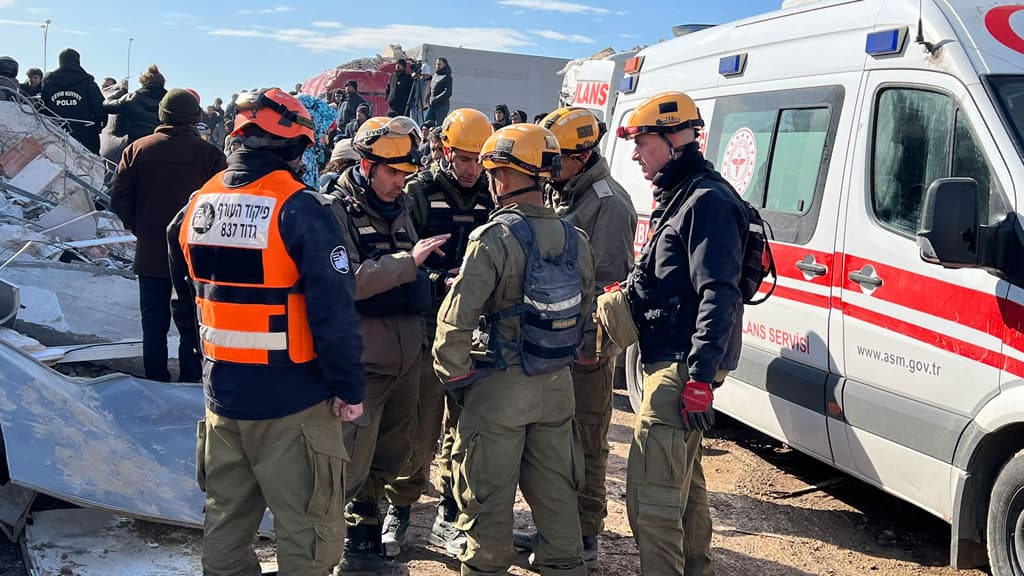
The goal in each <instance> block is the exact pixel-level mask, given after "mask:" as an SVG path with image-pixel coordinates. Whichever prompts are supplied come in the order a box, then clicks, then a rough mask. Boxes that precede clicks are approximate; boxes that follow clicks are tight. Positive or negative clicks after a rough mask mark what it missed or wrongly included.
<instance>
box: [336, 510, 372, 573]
mask: <svg viewBox="0 0 1024 576" xmlns="http://www.w3.org/2000/svg"><path fill="white" fill-rule="evenodd" d="M345 516H346V517H351V516H361V517H362V519H364V520H365V521H360V523H359V524H357V525H352V523H351V520H350V521H349V526H348V533H347V534H346V535H345V552H344V555H343V556H342V557H341V562H340V563H338V566H337V567H335V569H334V573H335V574H336V575H337V574H349V573H355V572H368V573H378V572H380V570H381V564H382V562H383V561H382V559H381V557H380V551H381V546H380V516H379V512H378V511H377V506H376V505H374V504H368V503H366V502H349V503H348V504H347V505H346V506H345Z"/></svg>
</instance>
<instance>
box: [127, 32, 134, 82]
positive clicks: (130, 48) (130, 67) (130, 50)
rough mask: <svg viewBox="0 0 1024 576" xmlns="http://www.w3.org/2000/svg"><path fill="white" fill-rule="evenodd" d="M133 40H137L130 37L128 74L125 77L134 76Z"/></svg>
mask: <svg viewBox="0 0 1024 576" xmlns="http://www.w3.org/2000/svg"><path fill="white" fill-rule="evenodd" d="M132 42H135V38H129V39H128V74H127V75H126V76H125V78H131V77H132Z"/></svg>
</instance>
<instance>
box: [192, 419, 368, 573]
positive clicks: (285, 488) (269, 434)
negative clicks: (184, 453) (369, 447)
mask: <svg viewBox="0 0 1024 576" xmlns="http://www.w3.org/2000/svg"><path fill="white" fill-rule="evenodd" d="M196 436H197V438H196V480H197V481H198V483H199V487H200V489H202V490H203V491H204V492H206V515H205V520H204V523H203V553H202V564H203V574H204V575H205V576H258V575H259V574H260V565H259V561H258V560H257V559H256V555H255V553H254V552H253V550H252V540H253V537H254V536H255V535H256V529H257V528H258V527H259V525H260V521H261V520H262V519H263V512H264V510H265V509H266V508H267V507H268V506H269V507H270V510H271V512H273V514H274V532H275V533H276V534H277V561H278V565H279V567H280V571H281V574H288V575H289V576H324V574H326V573H327V572H328V570H330V568H331V567H332V566H334V565H335V564H337V563H338V560H339V559H340V558H341V549H342V544H343V542H344V538H345V523H344V521H343V520H342V511H343V508H344V504H345V500H344V494H345V489H344V483H343V482H344V472H345V461H346V460H348V455H347V454H346V452H345V448H344V447H343V446H342V443H341V436H342V425H341V420H340V419H338V418H335V416H334V414H333V413H332V412H331V409H330V406H329V405H328V404H327V403H326V402H321V403H318V404H316V405H315V406H312V407H310V408H307V409H306V410H303V411H302V412H298V413H296V414H291V415H289V416H285V417H283V418H275V419H272V420H233V419H231V418H225V417H222V416H218V415H216V414H214V413H213V412H211V411H210V410H207V411H206V419H205V420H202V421H200V422H199V426H198V430H197V434H196Z"/></svg>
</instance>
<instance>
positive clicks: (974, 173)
mask: <svg viewBox="0 0 1024 576" xmlns="http://www.w3.org/2000/svg"><path fill="white" fill-rule="evenodd" d="M950 176H952V177H954V178H974V181H975V182H977V183H978V201H979V204H980V205H979V212H980V214H982V215H983V216H985V217H987V218H988V222H989V223H990V224H991V223H994V222H995V221H996V220H998V219H999V218H1001V217H1003V216H1004V215H1006V213H1007V212H1009V205H1008V203H1007V202H1005V201H1004V200H1003V195H1002V193H1001V192H1000V190H999V184H998V182H999V181H998V179H997V178H996V177H995V175H994V174H993V173H992V168H991V167H990V166H989V164H988V162H987V161H986V160H985V155H984V154H982V153H981V147H979V146H978V143H977V141H975V139H974V135H973V134H971V129H970V126H968V123H967V118H966V117H964V114H963V112H962V111H959V110H958V111H957V113H956V124H955V125H954V127H953V170H952V172H951V173H950ZM990 206H991V209H990Z"/></svg>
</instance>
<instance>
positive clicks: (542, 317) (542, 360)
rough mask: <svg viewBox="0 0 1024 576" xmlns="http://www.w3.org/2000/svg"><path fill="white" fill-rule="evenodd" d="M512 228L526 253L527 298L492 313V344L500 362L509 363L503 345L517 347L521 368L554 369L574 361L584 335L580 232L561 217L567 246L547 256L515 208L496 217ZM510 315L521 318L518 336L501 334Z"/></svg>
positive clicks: (527, 370)
mask: <svg viewBox="0 0 1024 576" xmlns="http://www.w3.org/2000/svg"><path fill="white" fill-rule="evenodd" d="M494 220H495V221H498V222H502V223H503V224H505V225H506V226H508V227H509V229H510V230H511V231H512V234H513V236H515V238H516V240H517V241H518V242H519V245H520V246H521V247H522V248H523V252H524V253H525V254H526V269H525V270H524V275H523V302H522V303H521V304H516V305H515V306H512V307H509V308H506V309H505V310H502V311H500V312H495V313H493V314H488V315H487V316H486V317H485V318H484V319H485V321H486V323H487V324H488V325H489V330H488V332H489V338H488V347H489V348H490V349H491V351H493V352H494V356H495V358H496V359H497V361H498V364H497V368H499V369H503V368H505V363H504V361H503V360H502V359H501V349H502V348H507V349H509V350H515V351H518V352H519V353H520V355H521V357H522V363H523V364H522V365H523V372H525V373H526V374H528V375H530V376H536V375H539V374H550V373H552V372H555V371H557V370H560V369H562V368H565V367H567V366H569V365H571V364H572V362H573V360H575V358H576V347H577V346H579V343H580V340H581V339H582V338H583V322H582V310H581V299H582V280H581V279H580V273H579V269H578V268H577V267H576V261H577V258H578V256H579V236H578V235H577V232H576V229H575V228H574V227H573V226H572V224H569V223H568V222H567V221H565V220H560V222H561V223H562V228H563V229H564V231H565V249H563V250H562V253H561V254H559V255H558V256H556V257H555V258H553V259H551V260H548V259H545V258H544V257H543V256H541V254H540V251H539V250H538V249H537V244H536V241H535V235H534V230H533V225H531V224H530V222H529V220H527V219H526V218H524V217H523V216H521V215H519V214H516V213H514V212H505V213H501V214H498V215H496V216H495V217H494ZM512 316H519V318H520V341H519V342H510V341H506V340H503V339H502V338H501V337H500V332H499V331H498V330H499V323H500V322H501V321H502V320H504V319H506V318H511V317H512Z"/></svg>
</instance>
